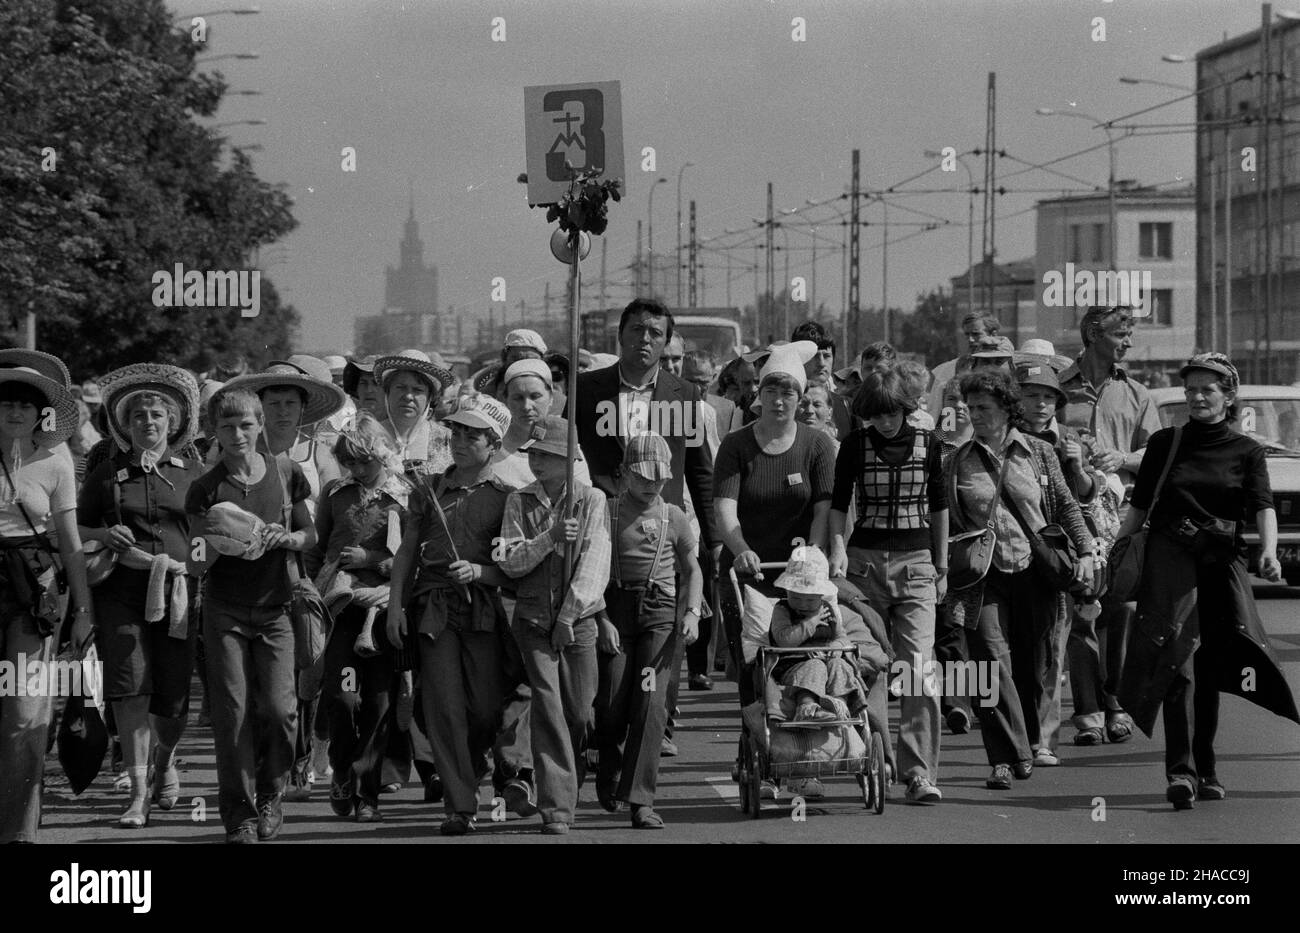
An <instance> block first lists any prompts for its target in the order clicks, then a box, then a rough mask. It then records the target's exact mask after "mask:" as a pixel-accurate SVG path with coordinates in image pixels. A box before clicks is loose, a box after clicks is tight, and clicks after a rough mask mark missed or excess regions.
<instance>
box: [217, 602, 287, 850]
mask: <svg viewBox="0 0 1300 933" xmlns="http://www.w3.org/2000/svg"><path fill="white" fill-rule="evenodd" d="M203 640H204V643H205V646H206V648H207V663H208V685H209V687H211V690H212V736H213V744H214V745H215V747H216V757H217V787H218V792H217V801H218V805H219V807H220V811H221V820H222V823H223V824H224V825H225V827H226V831H227V832H231V831H233V830H235V829H238V828H239V826H240V824H241V823H244V822H246V821H249V820H255V819H257V803H258V801H259V800H264V799H268V798H271V797H275V796H277V795H279V794H280V793H281V792H282V791H283V790H284V782H285V777H286V775H287V774H288V771H289V768H290V766H291V765H292V764H293V757H294V750H293V743H294V738H295V736H296V734H297V730H298V698H297V697H296V696H295V695H294V688H293V684H294V677H293V626H292V624H291V623H290V621H289V613H288V607H287V606H271V607H267V608H263V607H247V606H234V605H229V604H226V603H222V602H220V601H218V600H216V599H214V598H212V597H211V596H205V598H204V603H203Z"/></svg>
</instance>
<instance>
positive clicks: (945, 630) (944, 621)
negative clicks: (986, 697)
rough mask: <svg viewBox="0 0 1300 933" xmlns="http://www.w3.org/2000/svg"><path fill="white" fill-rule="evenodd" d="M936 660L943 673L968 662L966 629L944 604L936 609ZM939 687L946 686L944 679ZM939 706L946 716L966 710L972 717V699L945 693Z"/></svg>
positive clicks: (940, 699)
mask: <svg viewBox="0 0 1300 933" xmlns="http://www.w3.org/2000/svg"><path fill="white" fill-rule="evenodd" d="M934 660H935V664H936V666H937V667H938V669H939V670H941V671H948V670H954V669H955V667H956V665H958V664H965V663H966V660H967V651H966V629H965V628H963V627H962V626H960V625H957V624H956V623H955V622H953V621H952V613H951V612H950V611H949V610H948V608H947V607H946V606H944V605H942V604H940V605H938V606H936V607H935V615H934ZM939 685H940V687H943V686H945V684H944V683H943V681H942V679H941V680H940V684H939ZM939 706H940V710H941V712H942V713H943V715H945V716H947V715H948V713H949V712H950V711H952V710H954V709H960V710H964V711H965V712H966V715H967V716H968V717H969V716H970V715H971V709H970V697H967V696H963V695H961V694H957V695H955V696H948V695H947V694H946V693H945V694H944V695H943V696H942V697H940V698H939Z"/></svg>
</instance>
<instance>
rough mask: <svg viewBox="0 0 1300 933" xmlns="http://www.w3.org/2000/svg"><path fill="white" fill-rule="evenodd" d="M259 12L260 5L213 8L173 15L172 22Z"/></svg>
mask: <svg viewBox="0 0 1300 933" xmlns="http://www.w3.org/2000/svg"><path fill="white" fill-rule="evenodd" d="M261 12H262V8H261V7H256V6H248V7H240V8H238V9H231V10H213V11H212V12H211V13H186V14H185V15H183V16H174V17H172V22H173V23H179V22H181V20H187V19H194V18H195V17H198V16H203V17H207V16H223V15H228V16H252V15H254V14H256V13H261Z"/></svg>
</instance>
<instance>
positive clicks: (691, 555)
mask: <svg viewBox="0 0 1300 933" xmlns="http://www.w3.org/2000/svg"><path fill="white" fill-rule="evenodd" d="M623 466H624V470H623V477H622V480H621V485H622V487H623V488H622V492H621V493H620V494H619V496H618V497H617V498H614V499H610V500H609V521H610V539H611V541H612V545H613V555H614V562H613V568H612V572H613V579H611V581H610V584H609V586H608V587H607V588H606V590H605V605H606V612H605V613H602V614H600V615H599V616H598V623H597V624H598V633H599V634H598V638H597V642H596V644H597V648H598V650H599V652H600V687H599V690H598V692H597V694H596V744H597V746H598V747H599V749H600V767H599V771H598V773H597V775H596V793H597V795H598V796H599V798H600V802H601V805H602V806H604V807H605V809H606V810H610V811H611V812H612V811H613V810H615V809H617V806H618V803H617V802H618V801H624V802H626V803H627V804H628V805H629V806H630V807H631V808H632V825H633V826H634V827H635V828H637V829H662V828H663V825H664V821H663V819H662V817H660V816H659V814H657V813H656V812H655V811H654V798H655V788H656V785H657V783H658V779H659V750H660V746H661V744H662V737H663V734H664V724H665V722H666V720H667V718H668V713H667V708H666V705H665V698H666V696H667V693H668V686H669V683H670V681H671V679H672V678H673V677H674V676H675V675H676V673H677V672H676V671H675V670H673V669H672V664H671V661H672V659H673V658H674V657H676V656H677V639H678V638H679V637H680V638H683V639H685V642H686V644H688V645H689V644H691V643H692V642H694V641H695V639H696V636H697V635H698V633H699V622H700V601H701V599H702V598H703V593H704V576H703V574H702V573H701V572H700V565H699V563H698V561H697V560H696V559H695V551H694V549H695V533H694V532H693V531H692V530H691V525H690V520H689V519H687V517H686V514H685V513H684V512H683V511H682V510H681V509H679V508H678V507H677V506H675V505H670V504H668V503H666V502H664V500H663V498H662V496H661V495H660V493H662V491H663V487H664V484H665V483H666V482H667V481H668V480H669V478H670V477H671V476H672V453H671V451H670V450H669V449H668V443H667V442H666V441H665V440H664V439H663V438H662V437H660V436H659V435H658V434H649V433H647V434H641V435H638V436H636V437H633V438H632V439H630V440H629V441H628V442H627V447H626V449H625V451H624V455H623ZM679 572H680V574H681V578H682V589H683V593H684V597H685V598H684V600H683V605H684V606H685V607H686V608H685V612H684V615H683V621H682V626H681V631H680V632H679V631H678V624H677V604H678V599H677V593H678V590H677V580H676V577H677V574H678V573H679ZM647 670H651V671H653V672H654V673H653V675H647V674H646V671H647ZM647 676H652V679H651V682H650V686H649V688H648V689H647V686H646V677H647ZM620 769H621V772H622V773H621V776H620Z"/></svg>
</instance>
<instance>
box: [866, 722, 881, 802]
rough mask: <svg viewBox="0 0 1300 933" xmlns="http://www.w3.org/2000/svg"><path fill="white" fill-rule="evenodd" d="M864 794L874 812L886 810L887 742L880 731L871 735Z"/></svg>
mask: <svg viewBox="0 0 1300 933" xmlns="http://www.w3.org/2000/svg"><path fill="white" fill-rule="evenodd" d="M864 779H865V784H866V785H867V786H866V787H864V789H863V791H864V796H865V797H866V804H867V806H868V807H870V808H871V810H872V812H873V813H875V814H877V815H879V814H881V813H884V812H885V742H884V739H882V738H881V736H880V733H879V732H876V733H873V734H872V736H871V758H870V759H869V760H868V762H867V773H866V774H865V775H864Z"/></svg>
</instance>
